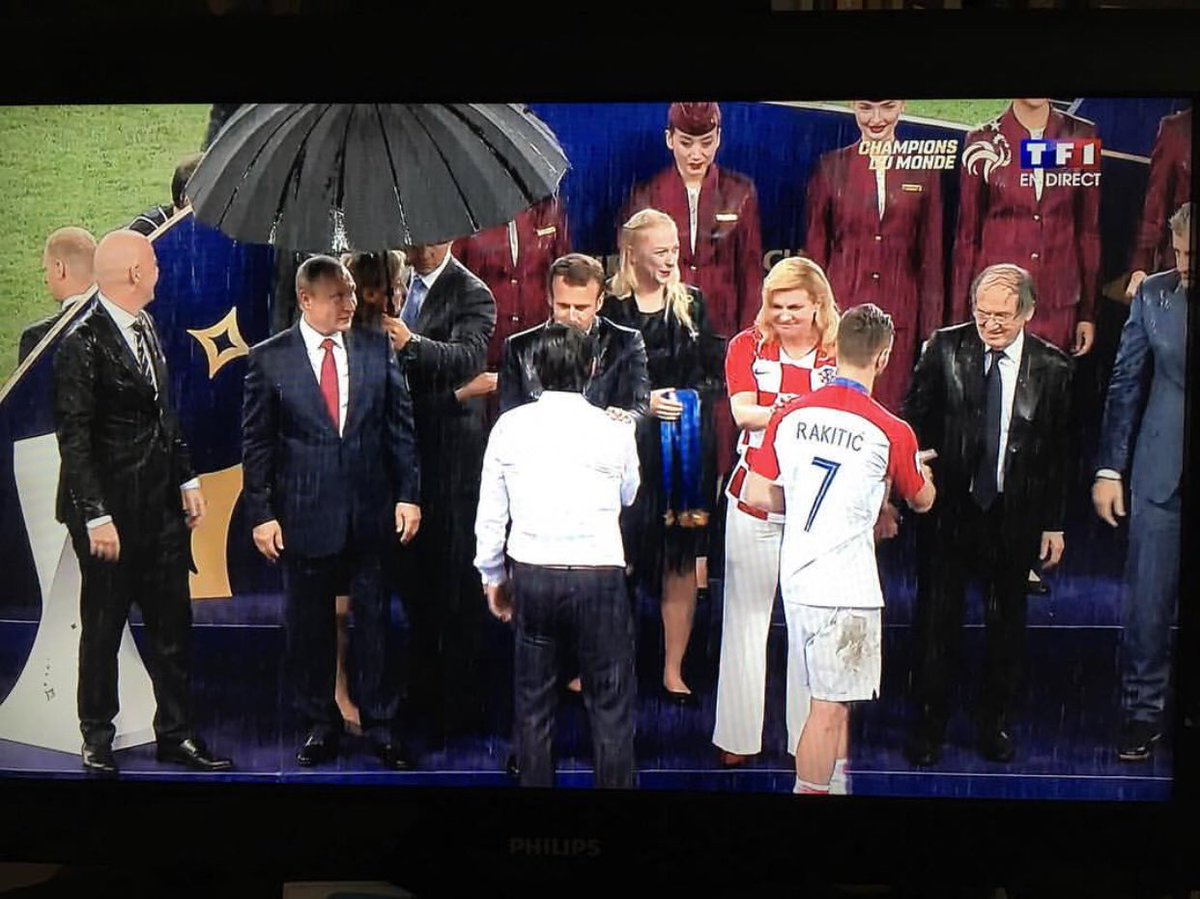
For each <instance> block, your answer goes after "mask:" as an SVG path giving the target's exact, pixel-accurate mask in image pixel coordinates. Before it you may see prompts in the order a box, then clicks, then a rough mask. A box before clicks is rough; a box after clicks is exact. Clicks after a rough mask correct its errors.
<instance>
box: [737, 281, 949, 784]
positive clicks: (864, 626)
mask: <svg viewBox="0 0 1200 899" xmlns="http://www.w3.org/2000/svg"><path fill="white" fill-rule="evenodd" d="M894 335H895V329H894V328H893V326H892V319H891V317H890V316H889V315H887V314H886V313H885V312H884V311H883V310H881V309H880V308H879V307H878V306H875V305H873V304H871V303H867V304H864V305H861V306H856V307H855V308H853V309H851V310H850V311H848V312H847V313H846V314H845V315H843V316H842V319H841V322H840V324H839V326H838V336H837V360H838V364H837V372H838V374H837V377H836V378H835V379H834V380H833V381H832V382H831V383H830V384H829V385H828V386H826V387H825V388H824V389H823V390H818V391H815V392H814V393H811V394H809V395H808V396H804V397H800V398H798V399H795V400H792V401H791V402H790V403H788V404H786V405H784V406H782V407H781V408H780V409H778V410H777V411H776V412H775V414H774V415H773V416H772V417H771V421H770V424H768V425H767V430H766V433H765V434H764V435H763V443H762V448H761V449H760V450H759V451H758V452H757V453H756V454H755V455H754V457H753V459H752V461H751V466H750V476H749V478H748V480H747V485H746V498H747V501H748V502H750V503H751V504H752V505H754V506H756V507H757V508H760V509H765V510H767V511H773V512H780V511H782V512H783V513H784V526H783V548H782V550H781V554H780V572H779V576H780V584H781V586H782V592H783V607H784V616H785V618H786V620H787V629H788V653H789V654H791V656H792V658H791V663H792V664H793V665H796V666H798V669H799V670H800V671H801V672H802V677H804V678H805V679H806V681H807V686H808V689H809V693H810V694H811V697H812V701H811V706H810V710H809V715H808V720H807V721H806V722H805V724H804V730H803V731H802V733H801V735H800V742H799V744H798V745H797V747H796V787H795V792H797V793H816V794H827V793H828V792H829V781H830V777H831V776H832V774H833V768H834V761H835V760H836V759H839V758H846V757H847V756H846V753H847V751H848V748H849V747H848V743H849V718H850V709H849V703H852V702H861V701H866V700H870V699H874V698H875V697H876V696H877V695H878V694H879V680H880V671H881V667H882V646H881V644H882V636H883V623H882V609H883V590H882V589H881V587H880V584H879V568H878V565H877V562H876V559H875V538H874V527H875V520H876V518H877V517H878V515H879V510H880V508H881V506H882V504H883V502H884V500H885V499H886V497H887V493H888V484H889V482H890V483H891V484H892V486H893V487H894V488H895V490H896V492H897V493H898V494H899V495H900V496H901V497H902V498H903V499H904V500H905V501H906V502H907V503H908V505H909V506H910V507H911V508H912V509H913V511H915V512H926V511H928V510H929V509H930V507H932V505H933V500H934V496H935V492H936V491H935V490H934V486H933V473H932V472H931V471H930V470H929V466H928V465H927V464H926V457H925V455H924V454H922V453H920V452H919V451H918V449H917V438H916V436H915V435H914V434H913V430H912V428H910V427H909V426H908V425H907V424H906V423H905V422H904V421H902V420H901V419H899V418H897V417H896V416H894V415H892V414H891V413H890V412H888V411H887V410H886V409H884V408H883V406H881V405H880V404H879V403H877V402H876V401H875V400H873V399H872V398H871V388H872V387H873V386H874V383H875V379H876V378H877V377H878V376H879V373H880V372H882V371H883V369H884V367H885V366H886V365H887V362H888V357H889V354H890V352H891V347H892V340H893V337H894Z"/></svg>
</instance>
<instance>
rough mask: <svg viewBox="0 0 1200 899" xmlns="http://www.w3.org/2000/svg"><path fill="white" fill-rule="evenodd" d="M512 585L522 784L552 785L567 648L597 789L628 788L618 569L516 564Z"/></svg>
mask: <svg viewBox="0 0 1200 899" xmlns="http://www.w3.org/2000/svg"><path fill="white" fill-rule="evenodd" d="M511 588H512V599H513V603H514V605H515V607H516V615H515V619H516V651H515V669H514V673H513V686H514V693H515V705H516V720H517V730H518V733H519V735H520V739H519V747H520V748H519V753H520V755H519V759H520V765H521V785H522V786H526V787H551V786H553V785H554V713H555V709H556V707H557V705H558V696H559V672H560V667H561V665H560V658H559V655H560V653H561V652H563V651H564V650H568V649H573V650H574V651H575V657H576V658H577V659H578V660H579V674H580V678H581V679H582V681H583V703H584V707H585V708H586V709H587V715H588V721H589V723H590V724H591V728H592V752H593V756H594V761H595V766H596V775H595V778H596V779H595V782H596V786H597V787H615V788H626V789H628V788H632V787H633V786H634V785H635V775H634V758H633V738H634V730H635V726H636V720H637V715H636V708H635V700H636V693H637V682H636V674H635V671H634V655H635V653H634V628H633V615H632V612H631V610H630V607H629V600H628V597H627V595H626V590H625V572H624V570H623V569H620V568H595V569H570V570H562V569H554V568H542V567H538V566H535V565H524V564H521V563H519V562H515V563H513V577H512V584H511Z"/></svg>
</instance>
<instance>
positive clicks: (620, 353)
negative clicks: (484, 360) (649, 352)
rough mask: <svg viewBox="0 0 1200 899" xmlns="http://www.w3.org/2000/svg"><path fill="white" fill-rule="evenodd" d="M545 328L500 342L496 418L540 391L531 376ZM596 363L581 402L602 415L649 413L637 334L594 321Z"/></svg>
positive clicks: (643, 348) (600, 319)
mask: <svg viewBox="0 0 1200 899" xmlns="http://www.w3.org/2000/svg"><path fill="white" fill-rule="evenodd" d="M546 324H547V323H546V322H543V323H542V324H540V325H535V326H534V327H532V328H528V329H526V330H524V331H521V332H520V333H519V334H513V335H512V336H511V337H509V338H508V339H506V340H505V341H504V356H503V360H502V361H501V367H500V412H501V413H502V414H503V413H505V412H507V411H508V410H509V409H512V408H515V407H516V406H521V405H524V404H525V403H531V402H533V401H534V400H536V399H537V398H538V396H540V395H541V392H542V385H541V383H540V382H539V381H538V376H537V372H535V371H534V370H533V359H532V353H533V347H534V346H535V344H536V343H537V340H538V337H539V336H540V335H541V334H542V332H543V331H544V330H545V329H546ZM595 328H596V340H597V342H598V344H599V346H598V351H599V357H598V358H597V360H596V374H595V377H593V378H592V380H591V383H589V384H588V387H587V390H585V391H584V396H586V397H587V400H588V402H589V403H591V404H592V405H593V406H596V407H598V408H600V409H607V408H608V407H609V406H614V407H616V408H617V409H625V410H627V411H629V412H632V413H633V414H634V415H635V416H636V417H638V418H641V417H642V416H644V415H645V414H646V413H647V412H648V411H649V409H650V376H649V375H648V374H647V372H646V342H645V341H644V340H643V339H642V334H641V332H640V331H638V330H636V329H634V328H626V327H623V326H622V325H615V324H613V323H612V322H611V321H609V320H608V319H606V318H605V317H604V316H602V315H598V316H596V324H595Z"/></svg>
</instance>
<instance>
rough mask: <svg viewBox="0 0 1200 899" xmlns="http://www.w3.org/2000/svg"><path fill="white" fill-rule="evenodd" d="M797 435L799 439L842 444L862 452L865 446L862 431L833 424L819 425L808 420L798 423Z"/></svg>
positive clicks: (836, 444) (833, 444)
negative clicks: (849, 429) (848, 429)
mask: <svg viewBox="0 0 1200 899" xmlns="http://www.w3.org/2000/svg"><path fill="white" fill-rule="evenodd" d="M796 437H797V439H799V440H814V441H816V442H817V443H828V444H829V445H831V446H842V447H845V448H847V449H851V450H854V452H856V453H857V452H860V451H861V450H862V446H863V437H864V435H863V433H862V432H861V431H858V432H855V431H847V430H846V429H845V428H838V427H835V426H833V425H818V424H812V423H810V422H806V421H800V422H797V423H796Z"/></svg>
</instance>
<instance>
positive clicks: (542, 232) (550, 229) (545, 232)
mask: <svg viewBox="0 0 1200 899" xmlns="http://www.w3.org/2000/svg"><path fill="white" fill-rule="evenodd" d="M557 233H558V228H556V227H555V226H554V225H549V226H547V227H545V228H538V229H537V236H538V237H548V236H550V235H551V234H557Z"/></svg>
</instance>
